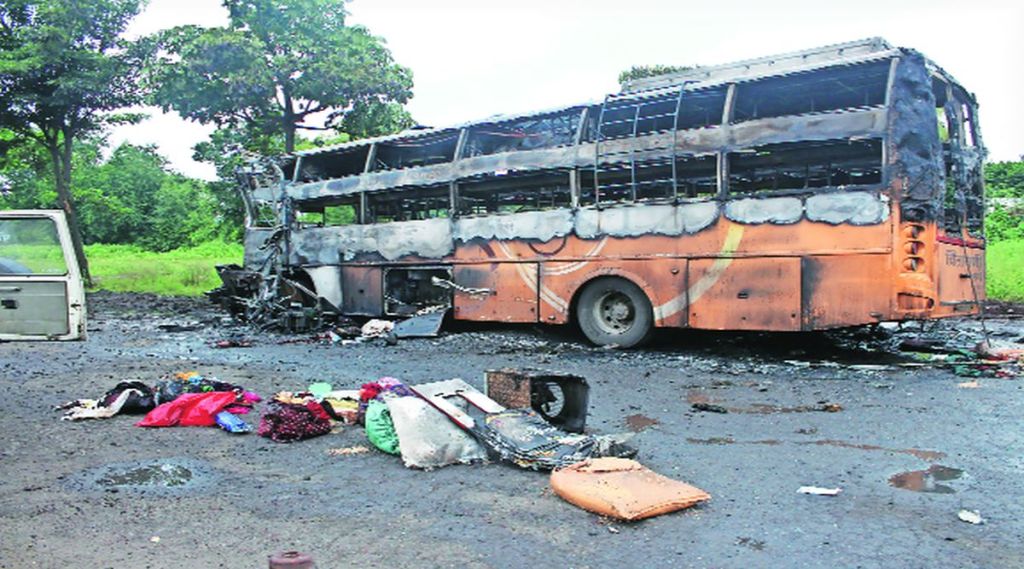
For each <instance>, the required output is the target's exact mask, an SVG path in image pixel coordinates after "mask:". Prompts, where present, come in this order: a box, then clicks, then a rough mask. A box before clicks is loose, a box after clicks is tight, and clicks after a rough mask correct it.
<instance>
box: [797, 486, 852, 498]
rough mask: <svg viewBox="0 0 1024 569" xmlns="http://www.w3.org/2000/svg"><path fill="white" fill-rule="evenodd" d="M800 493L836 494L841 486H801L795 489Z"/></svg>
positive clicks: (840, 489)
mask: <svg viewBox="0 0 1024 569" xmlns="http://www.w3.org/2000/svg"><path fill="white" fill-rule="evenodd" d="M796 491H797V492H798V493H800V494H811V495H813V496H838V495H839V494H840V493H842V491H843V489H842V488H821V487H820V486H801V487H799V488H797V490H796Z"/></svg>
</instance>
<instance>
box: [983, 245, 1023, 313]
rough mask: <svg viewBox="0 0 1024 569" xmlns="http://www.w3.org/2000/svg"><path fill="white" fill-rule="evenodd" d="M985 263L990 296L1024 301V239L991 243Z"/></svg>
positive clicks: (993, 298)
mask: <svg viewBox="0 0 1024 569" xmlns="http://www.w3.org/2000/svg"><path fill="white" fill-rule="evenodd" d="M985 263H986V265H987V273H986V287H985V288H986V290H987V292H988V297H989V298H990V299H992V300H1008V301H1013V302H1024V239H1017V240H1013V241H1000V242H999V243H990V244H989V246H988V250H987V251H986V255H985Z"/></svg>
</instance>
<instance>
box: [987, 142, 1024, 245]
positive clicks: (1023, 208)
mask: <svg viewBox="0 0 1024 569" xmlns="http://www.w3.org/2000/svg"><path fill="white" fill-rule="evenodd" d="M985 193H986V194H987V197H988V200H989V206H988V207H989V210H988V212H987V213H986V215H985V235H986V237H987V238H988V240H989V241H992V242H999V241H1012V240H1018V239H1024V161H1017V162H989V163H988V164H985Z"/></svg>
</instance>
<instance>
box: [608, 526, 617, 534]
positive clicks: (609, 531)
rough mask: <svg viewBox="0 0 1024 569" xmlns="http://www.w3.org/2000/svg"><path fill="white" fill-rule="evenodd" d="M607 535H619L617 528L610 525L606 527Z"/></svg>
mask: <svg viewBox="0 0 1024 569" xmlns="http://www.w3.org/2000/svg"><path fill="white" fill-rule="evenodd" d="M608 533H619V528H617V527H615V526H612V525H609V526H608Z"/></svg>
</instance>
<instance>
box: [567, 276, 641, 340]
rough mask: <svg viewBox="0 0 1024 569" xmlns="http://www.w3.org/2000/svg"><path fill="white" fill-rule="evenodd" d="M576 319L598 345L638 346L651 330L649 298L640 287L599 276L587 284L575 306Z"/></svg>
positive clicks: (620, 279) (628, 282)
mask: <svg viewBox="0 0 1024 569" xmlns="http://www.w3.org/2000/svg"><path fill="white" fill-rule="evenodd" d="M576 321H577V322H578V323H579V325H580V329H581V330H583V334H584V335H586V337H587V339H589V340H590V341H591V342H593V343H595V344H597V345H599V346H611V345H616V346H619V347H622V348H631V347H633V346H638V345H640V344H642V343H643V342H644V341H646V340H647V339H648V338H649V337H650V335H651V332H652V331H653V329H654V326H653V325H654V316H653V313H652V310H651V301H650V300H648V299H647V295H646V294H644V291H643V290H641V289H640V287H638V286H636V285H635V284H633V283H632V282H630V281H628V280H626V279H622V278H618V277H602V278H599V279H597V280H595V281H593V282H591V283H590V284H588V285H587V286H586V288H584V289H583V292H581V293H580V297H579V301H578V303H577V305H576Z"/></svg>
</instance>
